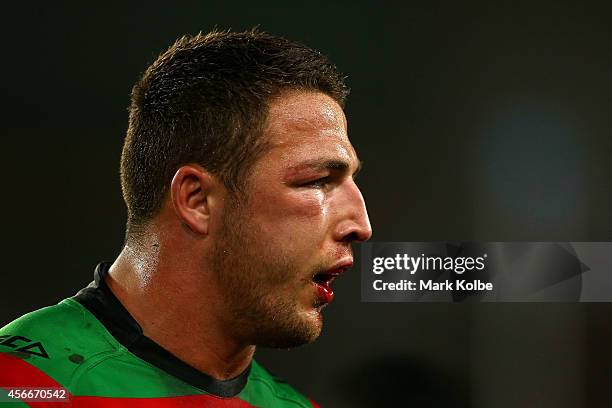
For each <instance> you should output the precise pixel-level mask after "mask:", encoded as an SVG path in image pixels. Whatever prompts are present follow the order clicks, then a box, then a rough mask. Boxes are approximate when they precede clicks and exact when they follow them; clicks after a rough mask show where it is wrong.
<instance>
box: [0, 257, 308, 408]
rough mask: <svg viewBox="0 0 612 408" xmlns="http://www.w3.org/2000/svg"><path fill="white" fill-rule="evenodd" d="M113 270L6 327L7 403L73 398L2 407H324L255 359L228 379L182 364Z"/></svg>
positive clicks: (0, 371) (0, 386) (0, 385)
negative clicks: (120, 294) (60, 395)
mask: <svg viewBox="0 0 612 408" xmlns="http://www.w3.org/2000/svg"><path fill="white" fill-rule="evenodd" d="M108 268H109V264H106V263H102V264H99V265H98V266H97V267H96V271H95V275H94V282H92V283H91V284H90V285H89V286H88V287H86V288H84V289H83V290H81V291H80V292H79V293H78V294H77V295H76V296H74V297H72V298H68V299H64V300H63V301H61V302H60V303H58V304H57V305H54V306H50V307H46V308H43V309H40V310H37V311H35V312H32V313H29V314H27V315H25V316H22V317H21V318H19V319H17V320H15V321H13V322H12V323H9V324H8V325H6V326H5V327H3V328H1V329H0V394H2V393H3V394H2V395H0V397H1V398H0V401H7V400H9V399H10V398H9V397H8V396H7V394H8V392H9V391H11V390H16V389H20V388H29V389H33V390H36V389H39V388H54V389H55V388H58V389H59V388H61V389H64V390H65V392H66V394H67V399H66V400H63V401H58V402H48V401H45V400H44V399H42V400H41V399H37V400H36V401H34V400H30V399H29V398H25V399H10V400H11V401H12V402H9V405H7V404H6V403H1V402H0V407H8V406H22V407H27V406H30V407H69V406H70V407H77V408H78V407H92V408H96V407H110V408H114V407H134V408H140V407H152V408H175V407H185V408H187V407H211V408H216V407H228V408H248V407H262V408H268V407H270V408H275V407H278V408H312V407H317V405H316V404H315V403H313V402H312V401H309V400H308V399H307V398H305V397H304V396H302V395H301V394H299V393H298V392H297V391H295V390H294V389H293V388H292V387H291V386H290V385H289V384H287V383H286V382H284V381H283V380H281V379H279V378H277V377H275V376H273V375H271V374H270V373H269V372H268V371H266V370H265V369H264V368H263V367H261V366H260V365H258V364H257V363H256V362H255V361H254V360H253V361H252V362H251V364H250V366H249V367H248V368H247V369H246V370H245V371H244V372H243V373H242V374H240V375H239V376H238V377H236V378H233V379H230V380H224V381H220V380H217V379H215V378H213V377H211V376H208V375H207V374H205V373H202V372H200V371H198V370H196V369H195V368H193V367H191V366H190V365H188V364H186V363H185V362H183V361H181V360H179V359H178V358H177V357H175V356H174V355H172V354H171V353H169V352H168V351H167V350H165V349H164V348H162V347H161V346H160V345H158V344H157V343H155V342H154V341H153V340H151V339H150V338H148V337H146V336H145V335H144V334H143V332H142V329H141V327H140V325H139V324H138V323H137V322H136V320H134V318H133V317H132V316H131V315H130V314H129V313H128V311H127V310H126V309H125V308H124V307H123V305H122V304H121V303H120V302H119V300H118V299H117V298H116V297H115V296H114V295H113V293H112V291H111V290H110V289H109V287H108V286H107V285H106V283H105V280H104V277H105V276H106V274H107V273H108ZM185 335H189V334H188V333H186V334H185ZM14 395H15V394H13V396H14Z"/></svg>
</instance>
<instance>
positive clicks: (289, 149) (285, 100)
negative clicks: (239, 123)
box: [264, 91, 357, 161]
mask: <svg viewBox="0 0 612 408" xmlns="http://www.w3.org/2000/svg"><path fill="white" fill-rule="evenodd" d="M264 134H265V138H266V141H267V142H268V143H269V146H270V147H271V151H272V152H275V153H277V154H278V153H279V152H283V153H284V154H282V155H281V159H284V160H289V159H291V161H299V160H304V159H312V158H314V157H318V156H324V155H335V156H338V155H340V156H343V157H342V158H344V159H345V160H348V161H356V160H357V157H356V154H355V151H354V149H353V146H352V145H351V143H350V141H349V139H348V135H347V125H346V117H345V116H344V112H343V111H342V108H341V107H340V106H339V105H338V103H337V102H336V101H334V100H333V99H332V98H331V97H329V96H327V95H325V94H323V93H320V92H306V91H301V92H300V91H294V92H289V93H285V94H283V95H282V96H280V97H278V98H275V99H274V100H272V102H271V103H270V106H269V111H268V118H267V121H266V126H265V129H264Z"/></svg>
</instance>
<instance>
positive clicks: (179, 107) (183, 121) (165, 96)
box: [121, 29, 348, 234]
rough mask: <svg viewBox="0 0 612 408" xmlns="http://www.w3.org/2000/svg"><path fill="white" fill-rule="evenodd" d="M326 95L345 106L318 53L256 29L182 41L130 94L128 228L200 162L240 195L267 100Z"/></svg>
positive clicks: (337, 81) (336, 75)
mask: <svg viewBox="0 0 612 408" xmlns="http://www.w3.org/2000/svg"><path fill="white" fill-rule="evenodd" d="M294 89H295V90H312V91H319V92H323V93H325V94H327V95H329V96H330V97H331V98H333V99H334V100H335V101H336V102H337V103H338V104H339V105H340V106H341V107H344V102H345V99H346V96H347V95H348V88H347V86H346V84H345V82H344V76H343V75H342V74H341V73H340V72H339V71H338V70H337V69H336V67H335V66H334V65H333V64H332V63H331V62H330V61H329V60H328V59H327V57H325V56H324V55H322V54H321V53H319V52H318V51H315V50H313V49H311V48H309V47H306V46H305V45H302V44H300V43H297V42H294V41H290V40H287V39H285V38H282V37H278V36H273V35H270V34H267V33H264V32H261V31H259V30H257V29H252V30H249V31H245V32H230V31H212V32H210V33H208V34H201V33H200V34H198V35H195V36H184V37H182V38H180V39H178V40H177V41H176V42H175V43H174V45H172V46H171V47H170V48H169V49H168V50H167V51H165V52H164V53H162V54H161V55H160V56H159V57H158V58H157V59H156V60H155V62H154V63H153V64H152V65H151V66H150V67H149V68H148V69H147V70H146V71H145V72H144V74H143V75H142V77H141V78H140V80H139V81H138V82H137V83H136V85H135V86H134V88H133V90H132V99H131V105H130V108H129V113H130V115H129V126H128V130H127V135H126V138H125V143H124V145H123V152H122V155H121V188H122V192H123V198H124V200H125V203H126V205H127V210H128V234H129V229H130V227H137V226H139V225H143V224H144V223H146V222H147V221H149V220H150V219H151V218H152V217H153V216H154V215H155V214H156V213H157V212H158V211H159V209H160V208H161V205H162V201H163V199H164V196H165V194H166V192H167V191H168V187H169V185H170V182H171V180H172V177H173V175H174V173H175V172H176V170H177V169H178V168H179V167H180V166H182V165H184V164H187V163H198V164H200V165H201V166H202V167H204V168H205V169H206V170H207V171H209V172H211V173H212V174H214V175H215V176H217V177H219V179H220V180H221V181H222V182H223V183H224V184H225V186H226V187H227V188H228V189H229V190H230V191H231V192H238V191H240V189H241V187H242V185H243V184H242V180H243V179H244V178H245V177H246V172H247V171H248V169H249V168H250V166H252V164H253V163H254V162H256V160H257V158H258V157H259V156H260V155H261V153H262V151H264V150H265V148H264V145H265V141H263V140H262V139H263V138H261V137H260V135H261V133H262V131H263V125H264V123H265V120H266V118H267V113H268V105H269V102H270V100H271V98H274V97H276V96H279V95H280V94H281V93H282V92H284V91H288V90H294Z"/></svg>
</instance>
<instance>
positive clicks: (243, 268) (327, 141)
mask: <svg viewBox="0 0 612 408" xmlns="http://www.w3.org/2000/svg"><path fill="white" fill-rule="evenodd" d="M346 94H347V89H346V87H345V86H344V83H343V80H342V76H341V75H340V74H339V73H338V72H337V71H336V69H335V68H334V67H333V65H331V63H329V61H328V60H327V59H325V58H324V57H323V56H321V55H320V54H319V53H317V52H315V51H313V50H310V49H308V48H306V47H304V46H302V45H299V44H295V43H292V42H289V41H287V40H284V39H280V38H277V37H271V36H269V35H267V34H261V33H256V32H248V33H213V34H209V35H207V36H198V37H194V38H183V39H181V40H179V42H177V43H176V44H175V45H174V46H173V47H172V48H171V49H170V50H169V51H167V52H166V53H164V54H162V56H161V57H160V58H159V59H158V60H157V61H156V62H155V63H154V64H153V65H152V66H151V67H150V68H149V69H148V70H147V71H146V73H145V75H144V78H143V79H142V80H141V81H140V82H139V84H137V85H136V87H135V90H134V96H133V104H132V108H131V111H130V127H129V130H128V137H127V138H126V142H125V146H124V150H123V156H122V166H121V170H122V171H121V175H122V186H123V191H124V197H125V200H126V203H127V205H128V213H129V220H128V224H129V225H128V230H129V231H128V240H130V236H129V235H130V234H134V231H138V232H137V234H136V235H137V236H140V237H137V238H138V239H140V238H141V237H142V234H146V231H147V228H146V226H147V225H148V224H151V223H156V222H157V223H158V224H159V225H158V226H157V231H158V234H159V236H160V237H162V239H163V240H164V242H165V244H164V243H162V244H161V246H162V248H161V249H159V251H160V253H162V254H166V256H175V255H176V256H177V257H179V258H180V259H179V260H178V261H180V262H179V264H180V265H181V269H185V268H184V265H186V264H189V265H191V267H190V268H188V269H192V270H193V273H191V274H190V275H189V278H188V280H189V282H188V285H186V286H185V292H184V293H185V296H187V293H188V292H189V293H193V294H195V296H193V298H194V299H196V300H194V303H196V304H193V308H194V310H197V311H201V314H202V315H209V314H211V313H216V314H217V315H218V319H217V322H218V324H219V325H221V326H223V331H224V332H226V333H231V335H232V337H233V338H235V339H237V340H238V341H240V342H242V343H244V344H256V345H264V346H277V347H290V346H295V345H299V344H303V343H305V342H310V341H312V340H314V339H315V338H316V337H317V336H318V335H319V333H320V330H321V324H322V321H321V313H320V312H321V309H322V307H323V306H324V305H325V304H327V303H328V302H329V301H330V300H331V298H332V297H333V292H332V291H331V287H330V284H331V281H332V280H333V279H334V277H335V276H336V275H337V274H340V273H341V272H342V271H343V270H345V269H347V268H348V267H350V266H351V264H352V251H351V247H350V245H351V242H354V241H364V240H367V239H368V238H369V237H370V235H371V229H370V224H369V220H368V216H367V212H366V209H365V204H364V201H363V198H362V196H361V192H360V191H359V189H358V188H357V186H356V185H355V183H354V180H353V177H354V175H355V174H356V172H357V170H358V169H359V167H360V164H359V160H358V158H357V155H356V153H355V151H354V149H353V147H352V145H351V143H350V141H349V139H348V135H347V127H346V119H345V116H344V113H343V111H342V105H343V103H344V98H345V96H346ZM149 178H151V179H149ZM162 218H163V219H162ZM178 226H180V228H179V227H178ZM160 229H165V230H164V231H161V232H160ZM164 245H166V246H167V247H168V248H170V249H168V248H166V249H164V248H163V246H164ZM179 253H180V254H179ZM177 274H178V272H177ZM182 276H183V278H184V276H185V275H182ZM211 288H213V289H214V290H213V292H214V294H213V295H211V293H210V292H211ZM198 295H199V296H198ZM198 299H199V300H198Z"/></svg>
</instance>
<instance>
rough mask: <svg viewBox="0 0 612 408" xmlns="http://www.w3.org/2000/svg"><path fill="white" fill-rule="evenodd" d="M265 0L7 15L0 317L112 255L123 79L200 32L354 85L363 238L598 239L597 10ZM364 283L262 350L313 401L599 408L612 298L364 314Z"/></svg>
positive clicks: (604, 207) (120, 211)
mask: <svg viewBox="0 0 612 408" xmlns="http://www.w3.org/2000/svg"><path fill="white" fill-rule="evenodd" d="M258 3H259V2H247V1H242V2H233V3H222V2H206V3H204V2H201V3H197V2H181V3H180V5H179V6H177V7H171V6H168V5H166V3H162V2H159V3H157V2H152V1H150V2H134V4H128V2H126V4H115V5H113V4H110V3H107V2H104V3H98V4H97V6H96V5H90V6H85V5H80V6H77V5H76V4H75V5H67V4H65V3H63V4H60V3H58V2H40V3H39V4H34V3H32V2H24V3H22V5H21V6H15V5H12V6H8V5H4V6H3V12H2V24H1V28H0V30H2V41H3V47H2V50H1V52H2V63H1V64H0V72H1V73H2V76H1V77H0V83H1V86H2V99H1V100H0V103H1V107H2V109H1V112H2V118H3V119H2V136H3V142H2V143H3V146H4V147H3V149H2V166H3V171H2V185H3V186H4V191H3V195H2V214H4V223H3V229H4V231H3V234H2V251H3V256H2V274H1V278H0V279H1V280H0V282H1V284H0V325H4V324H5V323H7V322H9V321H10V320H12V319H14V318H16V317H18V316H19V315H21V314H23V313H25V312H26V311H30V310H33V309H36V308H40V307H43V306H46V305H49V304H53V303H56V302H57V301H58V300H60V299H62V298H64V297H67V296H70V295H72V294H74V293H75V292H76V291H77V290H78V289H79V288H81V287H83V286H85V285H86V284H87V283H88V282H89V281H90V280H91V279H92V274H93V267H94V266H95V264H96V263H97V262H98V261H100V260H113V259H114V257H115V256H116V255H117V254H118V252H119V251H120V249H121V245H122V240H123V233H124V223H125V209H124V206H123V202H122V199H121V195H120V188H119V180H118V167H119V156H120V152H121V145H122V141H123V137H124V133H125V129H126V125H127V112H126V108H127V106H128V103H129V94H130V90H131V86H132V84H133V83H134V81H135V80H136V79H137V77H138V76H139V74H140V73H141V72H142V71H143V70H144V69H145V68H146V67H147V65H148V64H149V63H151V62H152V61H153V60H154V58H155V57H156V55H157V54H159V53H160V52H161V51H163V50H164V49H165V48H167V47H168V46H169V45H170V44H171V43H172V42H173V41H174V39H176V38H177V37H178V36H180V35H182V34H184V33H192V34H193V33H197V32H198V31H200V30H201V31H208V30H210V29H212V28H213V27H215V26H218V27H219V28H232V29H235V30H240V29H246V28H250V27H252V26H254V25H260V27H261V28H262V29H264V30H266V31H269V32H271V33H274V34H279V35H284V36H286V37H289V38H292V39H296V40H300V41H303V42H305V43H307V44H309V45H310V46H313V47H314V48H317V49H319V50H320V51H322V52H324V53H326V54H328V55H329V56H330V57H331V59H332V60H333V61H334V62H335V63H336V64H337V65H338V66H339V67H340V69H341V70H343V71H344V72H345V73H346V74H347V75H348V82H349V85H350V86H351V88H352V95H351V97H350V99H349V102H348V105H347V108H346V113H347V116H348V120H349V134H350V137H351V139H352V142H353V144H354V145H355V147H356V148H357V150H358V151H359V154H360V156H361V159H362V160H363V161H364V162H365V167H364V171H363V172H362V173H361V174H360V177H359V183H360V186H361V188H362V191H363V193H364V196H365V198H366V202H367V204H368V209H369V213H370V218H371V221H372V224H373V227H374V237H373V239H374V240H376V241H430V240H431V241H444V240H456V241H465V240H475V241H612V219H611V218H610V217H609V216H608V209H610V208H612V205H611V204H612V189H611V188H610V181H609V180H610V175H612V157H611V154H612V141H611V139H610V133H611V131H612V114H611V113H612V111H611V108H612V80H611V79H612V31H611V25H610V21H611V19H610V17H612V15H611V13H610V8H609V7H608V6H607V5H598V4H597V3H590V4H589V3H584V2H554V3H553V2H516V1H511V2H482V3H480V4H478V3H464V2H447V3H442V2H414V3H407V2H404V3H400V4H391V3H390V2H386V1H384V2H383V1H369V2H348V1H346V2H338V3H334V4H332V3H330V2H314V1H311V2H307V3H302V4H301V5H299V6H297V5H288V4H284V3H280V2H278V3H275V4H268V5H262V4H258ZM167 4H169V3H167ZM602 4H605V3H602ZM357 252H358V251H357ZM358 274H359V265H357V266H356V268H354V270H353V272H352V275H350V274H349V275H348V276H345V277H344V278H343V279H340V280H338V281H337V282H336V283H335V288H336V295H337V296H336V300H335V301H334V304H333V305H332V306H330V307H329V308H327V309H326V325H325V329H324V334H323V335H322V337H321V338H320V339H319V340H318V341H317V342H315V343H314V344H312V345H308V346H305V347H301V348H298V349H295V350H291V351H286V350H259V351H258V360H260V362H261V363H263V364H264V365H265V366H267V367H268V368H269V369H270V370H271V371H273V372H275V373H277V374H278V375H280V376H282V377H284V378H286V379H287V380H288V381H289V382H290V383H292V384H294V385H295V387H296V388H298V389H300V390H301V391H302V392H304V393H305V394H306V395H308V396H310V397H311V398H313V399H314V400H316V401H318V402H319V403H320V404H321V405H322V406H323V407H388V406H419V407H425V406H426V407H449V406H453V407H459V408H460V407H475V408H493V407H495V408H504V407H556V408H565V407H568V408H569V407H609V406H612V380H611V371H610V366H611V363H612V353H611V352H610V351H609V348H610V347H611V346H612V317H610V316H609V314H610V312H612V307H611V306H610V305H608V304H536V303H515V304H472V305H466V304H415V303H405V304H399V303H392V304H383V303H362V302H361V301H360V288H359V281H360V280H359V277H358ZM610 290H612V288H610ZM60 329H61V328H58V330H60Z"/></svg>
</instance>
